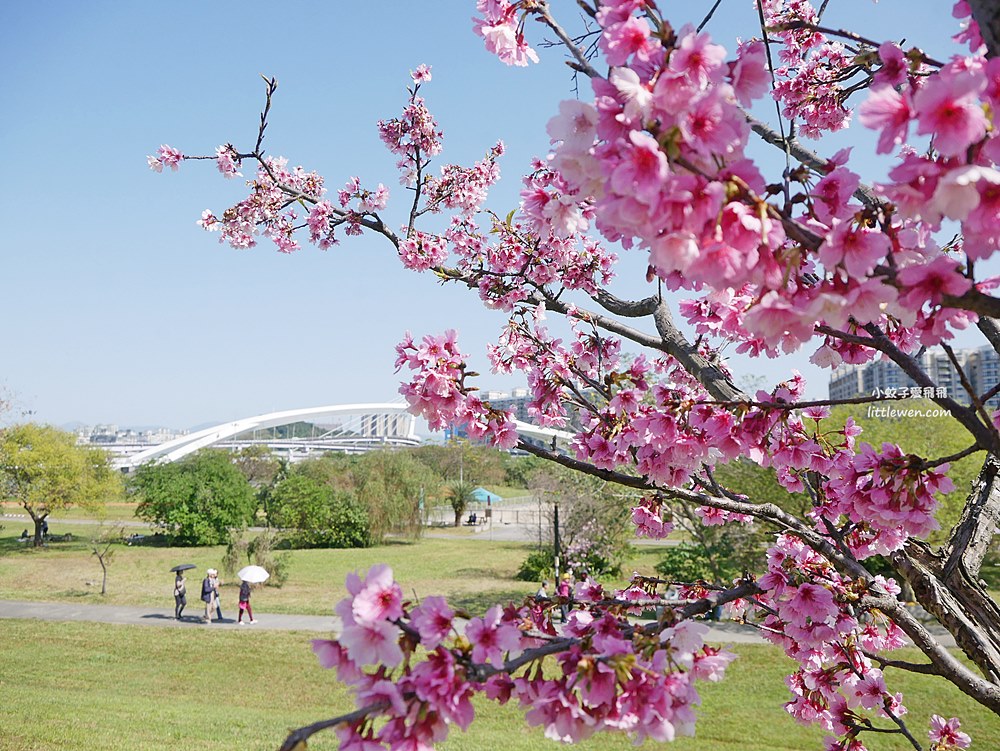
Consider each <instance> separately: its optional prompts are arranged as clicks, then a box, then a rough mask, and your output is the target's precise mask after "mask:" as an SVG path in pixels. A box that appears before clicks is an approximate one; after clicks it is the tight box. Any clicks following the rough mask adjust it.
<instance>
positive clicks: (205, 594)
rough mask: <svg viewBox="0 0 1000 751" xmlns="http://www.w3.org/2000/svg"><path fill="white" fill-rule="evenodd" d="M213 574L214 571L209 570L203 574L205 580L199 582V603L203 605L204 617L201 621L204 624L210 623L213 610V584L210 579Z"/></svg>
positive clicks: (212, 569)
mask: <svg viewBox="0 0 1000 751" xmlns="http://www.w3.org/2000/svg"><path fill="white" fill-rule="evenodd" d="M214 573H215V569H214V568H210V569H209V570H208V571H206V572H205V578H204V579H202V582H201V601H202V602H204V603H205V616H204V618H202V620H203V621H204V622H205V623H211V622H212V611H213V610H215V582H214V581H213V579H212V574H214Z"/></svg>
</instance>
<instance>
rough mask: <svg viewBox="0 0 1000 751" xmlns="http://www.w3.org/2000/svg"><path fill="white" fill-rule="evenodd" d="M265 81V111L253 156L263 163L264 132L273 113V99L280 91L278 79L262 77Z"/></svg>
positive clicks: (261, 114) (261, 115) (261, 116)
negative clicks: (268, 118)
mask: <svg viewBox="0 0 1000 751" xmlns="http://www.w3.org/2000/svg"><path fill="white" fill-rule="evenodd" d="M261 78H263V79H264V84H265V86H266V89H265V92H266V93H265V98H264V109H263V111H262V112H261V113H260V127H259V128H258V129H257V143H256V145H255V146H254V147H253V155H254V157H255V158H256V159H257V160H258V161H262V159H261V157H263V155H264V152H262V151H261V148H260V147H261V146H262V145H263V144H264V131H265V130H267V116H268V114H270V112H271V97H273V96H274V92H275V91H277V90H278V79H277V78H274V77H271V78H268V77H266V76H261Z"/></svg>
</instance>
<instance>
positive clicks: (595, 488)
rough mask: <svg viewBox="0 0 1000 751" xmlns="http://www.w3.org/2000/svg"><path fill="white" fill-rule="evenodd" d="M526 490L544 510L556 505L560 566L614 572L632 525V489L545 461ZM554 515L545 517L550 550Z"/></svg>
mask: <svg viewBox="0 0 1000 751" xmlns="http://www.w3.org/2000/svg"><path fill="white" fill-rule="evenodd" d="M530 487H531V490H532V492H533V493H534V494H535V495H536V496H537V497H538V498H540V499H541V501H542V502H543V503H544V504H545V505H546V507H547V508H549V509H554V508H555V507H556V506H557V505H558V507H559V542H560V546H559V547H560V550H559V551H558V552H559V555H560V557H561V560H562V565H561V568H562V569H563V570H564V571H569V570H574V571H576V572H577V573H578V574H580V573H582V572H583V571H586V572H587V573H589V574H593V575H594V576H601V575H603V574H610V575H617V574H618V573H619V572H620V571H621V566H622V564H623V563H624V561H625V559H626V557H627V555H628V553H629V550H630V545H631V543H630V540H631V539H632V537H633V536H634V528H633V527H632V526H631V524H630V521H629V520H630V516H631V514H630V510H631V508H632V506H633V505H635V503H636V501H637V497H636V494H635V493H634V492H632V491H630V490H628V489H624V488H622V487H620V486H618V485H614V484H612V483H607V482H604V481H603V480H601V479H598V478H596V477H593V476H590V475H584V474H582V473H580V472H575V471H573V470H571V469H567V468H565V467H559V466H553V465H552V464H549V465H548V466H546V467H544V468H541V469H539V470H538V471H537V472H535V474H534V475H533V477H532V482H531V486H530ZM554 521H555V519H554V514H553V515H551V516H549V518H548V525H547V527H548V528H547V529H546V530H545V533H544V538H545V539H546V540H552V541H553V544H552V547H551V548H550V549H554V537H555V535H554V532H553V529H552V527H553V523H554Z"/></svg>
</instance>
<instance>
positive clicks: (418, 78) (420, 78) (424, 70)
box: [410, 63, 431, 84]
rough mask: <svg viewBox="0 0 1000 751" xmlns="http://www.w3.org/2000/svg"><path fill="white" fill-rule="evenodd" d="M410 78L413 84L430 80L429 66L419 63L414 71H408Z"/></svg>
mask: <svg viewBox="0 0 1000 751" xmlns="http://www.w3.org/2000/svg"><path fill="white" fill-rule="evenodd" d="M410 78H412V79H413V82H414V83H418V84H419V83H427V82H428V81H430V80H431V66H429V65H424V64H423V63H421V64H420V65H418V66H417V69H416V70H411V71H410Z"/></svg>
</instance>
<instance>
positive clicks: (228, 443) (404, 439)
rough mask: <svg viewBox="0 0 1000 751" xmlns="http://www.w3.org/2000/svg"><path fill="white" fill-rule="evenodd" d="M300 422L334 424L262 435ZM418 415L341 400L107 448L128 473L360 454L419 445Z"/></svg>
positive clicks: (544, 437)
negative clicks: (237, 459)
mask: <svg viewBox="0 0 1000 751" xmlns="http://www.w3.org/2000/svg"><path fill="white" fill-rule="evenodd" d="M298 422H315V423H317V424H322V425H328V424H331V423H336V425H335V427H332V428H330V429H328V430H324V432H322V433H321V434H320V435H315V436H310V437H307V438H275V437H273V436H265V437H260V436H258V435H257V433H258V432H259V431H264V430H266V429H268V428H277V427H281V426H284V425H291V424H293V423H298ZM514 422H515V425H516V426H517V432H518V435H520V436H522V437H525V438H530V439H533V440H535V441H541V442H545V443H546V444H550V443H553V442H558V443H561V444H564V443H566V442H567V441H569V439H570V438H571V437H572V434H571V433H568V432H566V431H562V430H555V429H552V428H540V427H537V426H535V425H531V424H529V423H525V422H520V421H518V420H515V421H514ZM415 427H416V418H415V417H414V416H413V415H412V414H410V413H409V412H408V411H407V407H406V405H405V404H400V403H370V404H337V405H332V406H326V407H309V408H306V409H290V410H284V411H281V412H269V413H267V414H264V415H256V416H254V417H245V418H243V419H240V420H234V421H232V422H227V423H223V424H221V425H215V426H213V427H210V428H204V429H202V430H197V431H194V432H192V433H188V434H186V435H183V436H180V437H179V438H174V439H173V440H170V441H166V442H164V443H160V444H157V445H153V446H150V445H148V444H132V445H122V444H108V445H106V448H108V449H110V450H112V451H114V452H115V453H116V454H117V456H116V458H115V460H114V463H115V466H116V467H118V468H119V469H121V470H122V471H125V472H127V471H129V470H131V469H133V468H135V467H138V466H139V465H141V464H145V463H147V462H175V461H177V460H178V459H183V458H184V457H185V456H188V455H189V454H193V453H194V452H195V451H198V450H199V449H203V448H207V447H209V446H219V447H220V448H242V447H245V446H253V445H266V446H268V447H269V448H271V450H273V451H275V452H277V453H279V454H286V455H287V456H288V457H289V458H290V459H292V460H294V459H296V458H298V459H301V458H306V457H307V456H309V455H311V454H315V453H320V452H326V451H339V452H344V453H361V452H364V451H370V450H372V449H378V448H403V447H407V446H417V445H419V444H420V443H421V439H420V437H419V436H417V434H416V432H415Z"/></svg>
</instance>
